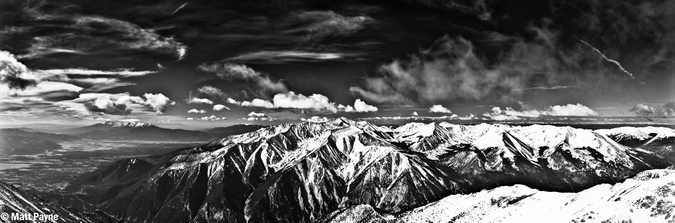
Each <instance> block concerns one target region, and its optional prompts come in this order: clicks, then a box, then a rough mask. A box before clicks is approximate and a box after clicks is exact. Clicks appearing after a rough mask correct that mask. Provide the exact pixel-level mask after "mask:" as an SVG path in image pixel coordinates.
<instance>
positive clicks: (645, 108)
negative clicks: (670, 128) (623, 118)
mask: <svg viewBox="0 0 675 223" xmlns="http://www.w3.org/2000/svg"><path fill="white" fill-rule="evenodd" d="M629 111H631V112H634V113H635V114H636V115H638V116H647V117H664V118H665V117H675V102H669V103H666V104H663V105H655V104H651V105H650V104H636V105H634V106H633V107H632V108H631V109H630V110H629Z"/></svg>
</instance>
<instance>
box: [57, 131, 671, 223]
mask: <svg viewBox="0 0 675 223" xmlns="http://www.w3.org/2000/svg"><path fill="white" fill-rule="evenodd" d="M659 152H660V151H658V150H655V151H648V150H646V149H642V148H631V147H627V146H624V145H621V144H619V143H617V142H615V141H614V140H612V139H611V138H609V137H608V136H607V135H605V134H603V133H602V131H593V130H586V129H576V128H570V127H556V126H543V125H533V126H508V125H499V124H480V125H470V126H469V125H467V126H465V125H452V124H448V123H440V124H436V123H430V124H423V123H410V124H406V125H403V126H400V127H397V128H394V129H392V128H387V127H381V126H375V125H372V124H370V123H367V122H354V121H351V120H347V119H336V120H334V121H330V122H325V123H299V124H281V125H278V126H271V127H266V128H261V129H259V130H256V131H254V132H250V133H245V134H241V135H234V136H228V137H225V138H223V139H220V140H217V141H213V142H211V143H209V144H207V145H204V146H201V147H195V148H189V149H182V150H177V151H174V152H173V153H171V154H165V155H163V156H155V157H152V158H146V159H144V160H143V162H141V161H139V160H135V161H134V160H127V161H120V162H117V163H115V164H113V165H112V166H110V167H106V168H103V169H100V170H98V171H96V172H94V173H92V174H90V175H88V176H87V177H86V179H83V180H81V181H78V182H74V183H73V184H72V185H71V188H70V189H72V190H84V191H87V192H88V193H89V195H90V196H91V198H92V202H94V203H95V205H97V206H98V207H100V208H101V209H102V210H105V211H107V212H108V213H111V214H113V215H115V216H118V217H120V218H123V219H133V220H134V221H151V222H166V221H181V222H185V221H213V222H219V221H225V222H247V221H248V222H309V221H316V220H319V219H324V218H325V217H327V216H332V215H333V214H334V212H335V211H336V210H345V209H348V208H352V207H359V206H360V205H368V206H370V207H372V209H373V210H376V211H377V213H389V214H396V213H401V212H406V211H410V210H413V209H415V208H418V207H421V206H423V205H426V204H429V203H432V202H435V201H438V200H440V199H442V198H444V197H447V196H450V195H453V194H465V193H472V192H478V191H480V190H483V189H492V188H497V187H501V186H508V185H514V184H523V185H526V186H528V187H531V188H535V189H539V190H547V191H568V192H576V191H581V190H584V189H587V188H590V187H592V186H594V185H598V184H601V183H616V182H621V181H623V180H625V179H627V178H630V177H632V176H634V175H635V174H637V173H639V172H641V171H644V170H647V169H657V168H665V167H667V166H670V165H672V163H673V161H674V159H675V158H673V157H667V158H664V157H662V156H660V155H659ZM148 164H149V165H148ZM126 170H129V171H126ZM115 182H123V183H115ZM331 213H333V214H331ZM363 213H365V212H363ZM371 214H373V213H371Z"/></svg>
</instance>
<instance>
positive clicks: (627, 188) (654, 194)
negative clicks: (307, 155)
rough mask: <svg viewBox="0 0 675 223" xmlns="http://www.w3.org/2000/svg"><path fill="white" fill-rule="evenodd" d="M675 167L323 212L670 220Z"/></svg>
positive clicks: (359, 218) (383, 217)
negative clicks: (551, 187) (563, 188)
mask: <svg viewBox="0 0 675 223" xmlns="http://www.w3.org/2000/svg"><path fill="white" fill-rule="evenodd" d="M674 185H675V170H673V169H659V170H647V171H644V172H641V173H639V174H637V175H636V176H635V177H633V178H630V179H627V180H626V181H624V182H621V183H617V184H614V185H610V184H601V185H596V186H594V187H591V188H589V189H586V190H583V191H580V192H578V193H561V192H547V191H539V190H536V189H532V188H529V187H527V186H524V185H520V184H519V185H514V186H504V187H498V188H495V189H492V190H483V191H481V192H478V193H473V194H466V195H451V196H448V197H445V198H443V199H441V200H440V201H437V202H433V203H430V204H428V205H425V206H422V207H419V208H415V209H413V210H410V211H407V212H404V213H401V214H396V215H391V214H380V213H378V212H377V211H376V210H375V209H374V208H373V207H372V206H370V205H358V206H353V207H350V208H347V209H343V210H338V211H336V212H334V213H331V214H329V215H327V216H326V217H325V218H324V219H323V220H322V221H323V222H340V223H346V222H362V223H367V222H411V223H412V222H420V223H428V222H448V221H450V222H457V223H460V222H467V223H473V222H560V223H563V222H672V221H674V220H675V214H673V211H674V210H675V205H673V204H674V203H675V193H674V192H675V187H674Z"/></svg>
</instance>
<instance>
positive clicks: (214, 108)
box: [213, 104, 230, 111]
mask: <svg viewBox="0 0 675 223" xmlns="http://www.w3.org/2000/svg"><path fill="white" fill-rule="evenodd" d="M223 109H226V110H230V108H228V107H227V106H225V105H221V104H217V105H214V106H213V110H214V111H222V110H223Z"/></svg>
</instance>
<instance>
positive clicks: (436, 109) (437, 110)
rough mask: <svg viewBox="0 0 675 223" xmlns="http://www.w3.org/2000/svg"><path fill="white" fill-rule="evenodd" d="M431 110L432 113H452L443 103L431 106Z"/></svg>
mask: <svg viewBox="0 0 675 223" xmlns="http://www.w3.org/2000/svg"><path fill="white" fill-rule="evenodd" d="M429 112H431V113H448V114H450V113H452V112H451V111H450V109H448V108H446V107H443V105H434V106H431V108H429Z"/></svg>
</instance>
